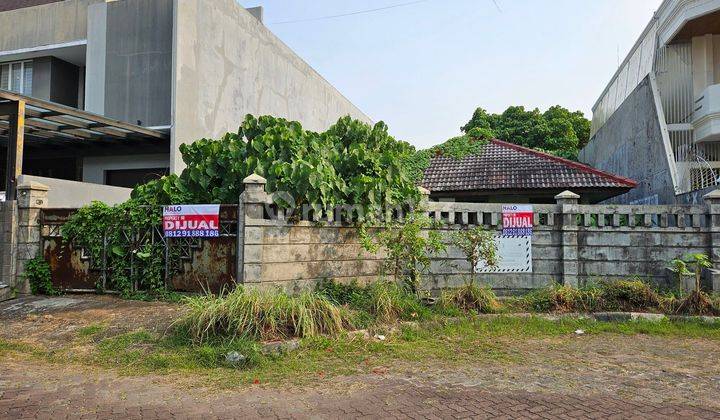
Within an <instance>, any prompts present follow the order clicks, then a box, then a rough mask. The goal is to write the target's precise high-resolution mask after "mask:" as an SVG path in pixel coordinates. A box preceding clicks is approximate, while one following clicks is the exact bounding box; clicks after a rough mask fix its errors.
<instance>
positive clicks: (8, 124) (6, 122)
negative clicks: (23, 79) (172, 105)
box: [0, 89, 170, 200]
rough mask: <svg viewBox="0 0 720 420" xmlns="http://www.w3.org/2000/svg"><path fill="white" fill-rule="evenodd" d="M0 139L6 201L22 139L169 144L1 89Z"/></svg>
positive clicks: (152, 134) (157, 134) (160, 136)
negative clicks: (4, 150)
mask: <svg viewBox="0 0 720 420" xmlns="http://www.w3.org/2000/svg"><path fill="white" fill-rule="evenodd" d="M0 138H7V141H8V144H7V145H8V150H7V170H6V172H5V176H6V183H5V186H6V190H7V191H6V199H7V200H14V199H15V197H16V187H17V185H16V184H17V178H18V177H19V176H20V175H21V174H22V161H23V149H24V144H25V139H26V138H27V139H28V140H32V141H34V142H37V143H40V144H59V145H68V144H72V145H88V144H94V145H111V144H112V145H132V144H137V143H138V142H142V143H145V144H147V142H148V141H149V142H152V143H154V144H168V143H169V140H170V136H169V135H168V134H167V133H163V132H161V131H157V130H153V129H150V128H145V127H140V126H138V125H134V124H130V123H126V122H122V121H118V120H114V119H111V118H107V117H103V116H102V115H97V114H93V113H90V112H86V111H81V110H79V109H76V108H72V107H69V106H65V105H60V104H56V103H53V102H48V101H43V100H40V99H35V98H31V97H29V96H25V95H19V94H17V93H13V92H9V91H6V90H1V89H0Z"/></svg>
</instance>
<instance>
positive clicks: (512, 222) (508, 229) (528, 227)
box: [502, 204, 533, 236]
mask: <svg viewBox="0 0 720 420" xmlns="http://www.w3.org/2000/svg"><path fill="white" fill-rule="evenodd" d="M502 219H503V230H502V234H503V235H504V236H532V231H533V207H532V206H531V205H527V204H508V205H503V206H502Z"/></svg>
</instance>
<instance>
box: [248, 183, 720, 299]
mask: <svg viewBox="0 0 720 420" xmlns="http://www.w3.org/2000/svg"><path fill="white" fill-rule="evenodd" d="M247 181H248V183H246V185H245V192H244V193H243V194H242V196H241V199H240V207H241V209H240V211H239V214H240V216H239V217H240V219H239V223H240V225H242V226H243V228H242V229H243V231H244V233H243V234H242V235H240V238H241V239H240V241H241V243H240V244H239V246H240V247H241V248H242V251H241V252H239V253H238V255H241V257H240V258H239V261H238V265H239V267H240V266H241V267H242V269H241V270H239V272H240V273H241V282H243V283H244V284H247V285H256V286H257V285H259V286H263V287H281V288H284V289H286V290H291V291H296V290H299V289H302V288H308V287H312V285H314V284H315V283H317V281H319V280H322V279H324V278H328V279H335V280H338V281H341V282H347V281H351V280H353V279H357V280H358V281H359V282H361V283H363V282H367V281H372V280H374V279H376V278H378V277H379V276H381V275H382V274H383V273H382V271H383V270H382V266H383V258H384V255H382V254H378V255H374V254H369V253H368V252H367V251H365V250H364V249H363V248H362V246H361V245H360V242H359V240H358V235H357V232H356V230H355V229H354V228H352V227H349V226H343V225H342V223H338V222H333V221H332V220H328V219H327V217H325V218H324V219H323V220H314V221H313V220H304V221H299V222H293V223H291V222H286V221H283V218H284V217H283V215H282V212H281V213H280V214H279V217H278V218H277V219H275V220H270V218H269V217H268V214H269V213H273V212H274V211H275V210H274V209H273V208H272V200H271V198H270V195H269V194H267V193H266V192H265V189H264V188H265V181H264V180H263V179H262V178H260V177H257V176H253V177H248V180H247ZM556 200H557V203H556V204H551V205H547V204H543V205H535V206H534V212H535V215H534V218H535V220H534V225H535V226H534V232H533V238H532V247H533V248H532V260H533V272H532V273H502V274H499V273H498V274H481V275H479V278H480V279H481V281H482V282H483V283H485V284H487V285H490V286H491V287H493V288H494V289H496V290H497V291H499V292H516V291H523V290H530V289H536V288H540V287H544V286H547V285H549V284H553V283H561V284H567V285H572V286H581V285H584V284H587V283H590V282H593V281H596V280H600V279H630V278H638V277H639V278H643V279H645V280H648V281H650V282H652V283H654V284H656V285H658V286H672V284H671V282H672V281H673V279H672V278H671V277H670V276H669V275H668V272H667V270H666V267H667V264H668V262H669V261H670V260H672V259H674V258H677V257H680V256H682V255H684V254H687V253H706V254H708V255H710V256H711V258H712V260H713V262H714V264H715V266H716V267H718V266H719V264H720V234H719V233H720V190H719V191H715V192H712V193H710V194H708V195H707V196H706V197H705V204H704V205H694V206H676V205H673V206H669V205H668V206H665V205H661V206H658V205H655V206H640V205H637V206H631V205H580V204H578V203H579V196H578V195H576V194H573V193H572V192H569V191H566V192H564V193H562V194H559V195H558V196H557V197H556ZM423 208H424V211H426V212H427V213H428V214H429V215H430V216H431V217H434V218H435V219H436V220H437V221H438V222H440V226H441V227H440V228H439V229H440V232H441V233H442V235H443V238H444V240H445V241H446V243H447V244H450V242H451V235H452V232H454V231H457V230H458V229H462V228H463V227H466V226H469V225H471V224H477V225H483V226H485V227H486V228H487V229H490V230H493V231H498V232H499V231H500V230H501V229H502V204H487V203H457V202H429V201H426V202H425V203H424V205H423ZM278 219H279V220H278ZM468 272H469V266H468V263H467V261H466V260H465V259H464V256H463V255H462V254H461V253H460V251H459V250H458V249H455V248H454V247H452V246H449V247H448V249H447V251H446V252H443V253H441V254H438V255H433V257H432V264H431V268H430V270H429V273H427V274H426V275H425V276H424V278H423V283H424V284H423V286H424V287H426V288H428V289H432V290H439V289H444V288H449V287H457V286H459V285H462V284H463V283H464V280H465V279H466V278H467V274H466V273H468ZM713 273H714V270H712V272H709V274H710V276H709V277H710V282H712V277H713V276H712V275H713ZM715 283H718V282H717V281H716V282H715ZM718 285H720V283H718Z"/></svg>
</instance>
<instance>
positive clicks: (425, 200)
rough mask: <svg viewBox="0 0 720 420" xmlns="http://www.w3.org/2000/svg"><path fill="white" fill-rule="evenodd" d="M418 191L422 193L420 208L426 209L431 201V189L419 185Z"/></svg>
mask: <svg viewBox="0 0 720 420" xmlns="http://www.w3.org/2000/svg"><path fill="white" fill-rule="evenodd" d="M418 192H419V193H420V202H419V203H418V205H419V206H420V210H422V211H426V210H427V206H428V203H429V202H430V191H429V190H428V189H426V188H423V187H418Z"/></svg>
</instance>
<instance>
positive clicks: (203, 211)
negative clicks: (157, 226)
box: [163, 204, 220, 238]
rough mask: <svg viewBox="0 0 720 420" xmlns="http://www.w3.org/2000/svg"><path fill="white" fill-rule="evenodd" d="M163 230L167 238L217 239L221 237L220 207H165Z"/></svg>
mask: <svg viewBox="0 0 720 420" xmlns="http://www.w3.org/2000/svg"><path fill="white" fill-rule="evenodd" d="M163 229H164V230H165V237H166V238H216V237H218V236H220V205H219V204H192V205H191V204H181V205H175V206H165V207H164V208H163Z"/></svg>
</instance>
